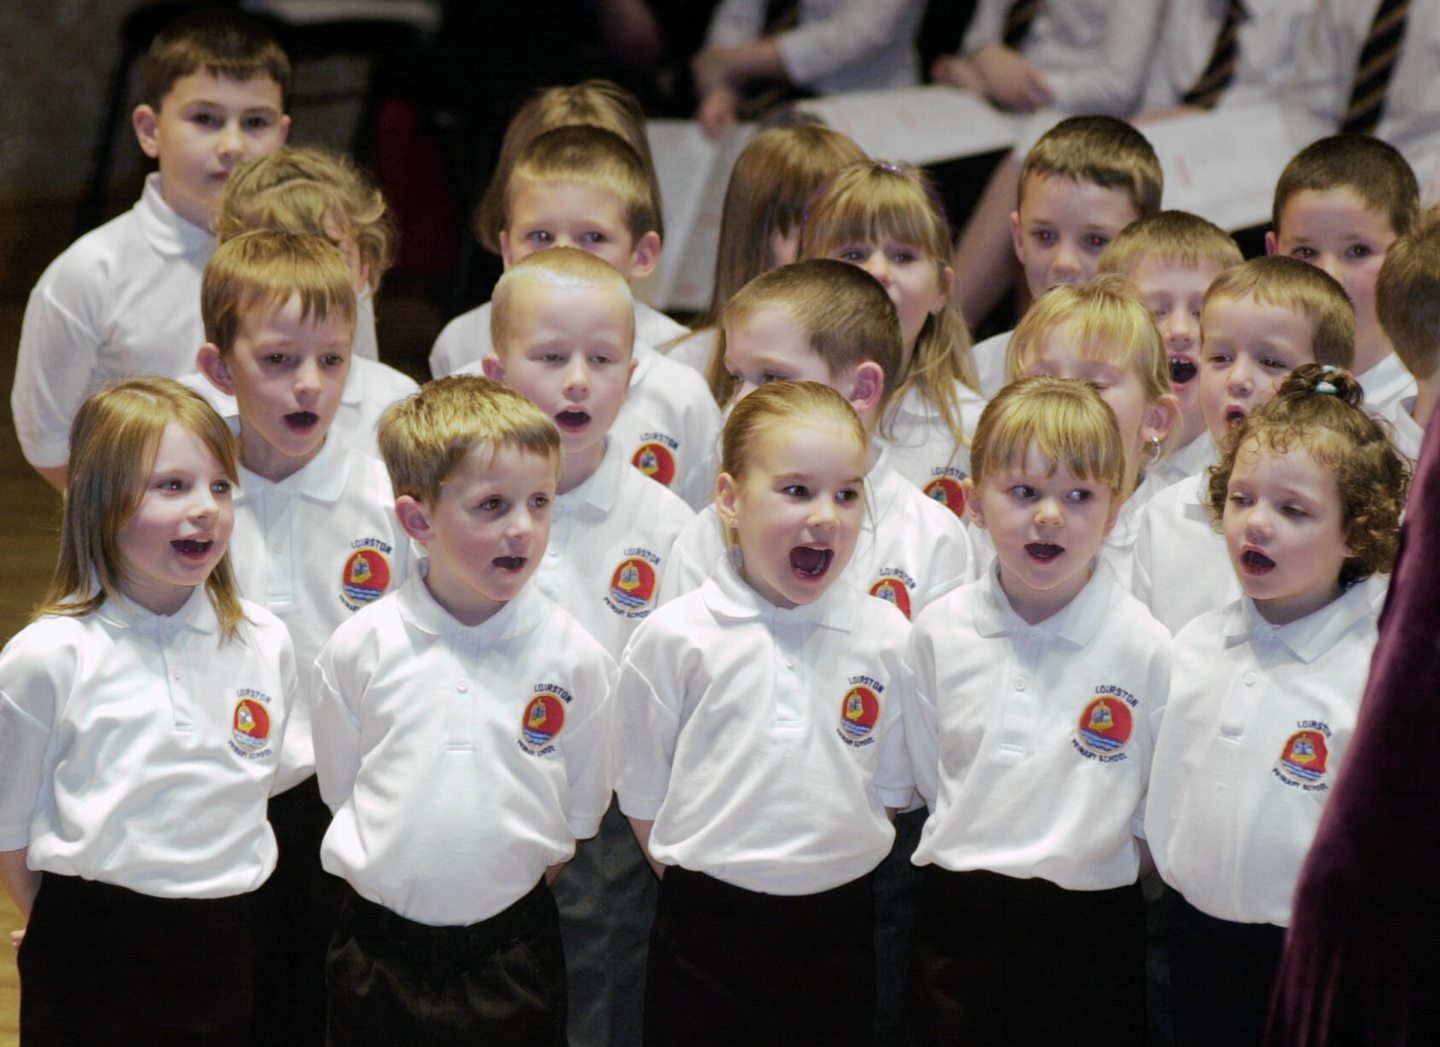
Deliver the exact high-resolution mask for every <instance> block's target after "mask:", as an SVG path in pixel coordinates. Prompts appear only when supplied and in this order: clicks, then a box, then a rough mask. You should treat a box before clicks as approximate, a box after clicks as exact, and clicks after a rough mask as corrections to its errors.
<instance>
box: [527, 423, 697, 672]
mask: <svg viewBox="0 0 1440 1047" xmlns="http://www.w3.org/2000/svg"><path fill="white" fill-rule="evenodd" d="M694 518H695V514H694V513H693V512H692V511H691V509H690V507H689V506H688V505H686V504H685V503H684V502H682V501H681V500H680V499H679V498H678V497H677V496H676V495H674V494H672V493H671V492H670V491H667V490H666V489H665V488H663V487H661V486H660V485H659V484H655V483H651V482H650V481H649V480H647V479H645V477H643V476H641V475H640V474H639V473H638V472H637V471H636V470H634V469H631V468H628V466H627V464H626V462H625V458H624V454H623V452H622V451H621V450H620V447H619V445H617V444H616V443H614V442H613V441H609V442H608V443H607V446H606V450H605V457H604V458H603V459H601V461H600V468H598V469H596V470H595V472H594V473H593V474H592V475H591V476H590V478H589V479H587V480H585V481H584V482H583V483H581V484H579V485H578V486H577V487H575V488H573V489H572V490H569V491H566V492H565V493H564V494H562V495H558V496H557V497H556V499H555V501H554V503H553V506H552V510H551V516H550V541H549V544H548V545H547V546H546V547H545V555H544V557H543V558H542V559H541V561H540V566H539V567H538V568H536V570H535V577H534V584H535V585H538V586H539V587H540V590H541V591H542V592H543V593H545V595H546V596H548V597H550V599H552V600H554V601H555V602H556V603H558V604H560V605H561V606H562V607H564V608H565V609H566V610H567V611H569V612H570V614H572V615H573V616H574V617H575V620H576V621H578V622H579V623H580V624H581V625H583V626H584V627H585V630H586V631H587V632H589V634H590V635H591V636H593V637H595V639H596V640H599V641H600V646H602V647H604V648H605V650H606V651H608V652H609V653H610V656H611V657H612V658H615V659H617V660H618V659H619V657H620V653H621V652H622V651H623V650H624V649H625V643H626V641H627V640H629V639H630V634H631V633H633V632H634V631H635V627H636V626H638V625H639V624H640V623H641V621H643V620H644V619H645V617H646V616H647V615H648V614H649V613H650V612H651V611H653V610H654V609H655V607H656V605H657V603H658V599H659V595H660V581H661V579H662V578H663V577H664V573H665V569H666V567H667V566H668V565H669V563H670V549H671V547H672V546H673V545H674V544H675V539H676V538H677V537H679V535H680V533H681V532H682V531H684V530H685V528H686V527H687V526H688V525H689V523H690V521H691V520H693V519H694Z"/></svg>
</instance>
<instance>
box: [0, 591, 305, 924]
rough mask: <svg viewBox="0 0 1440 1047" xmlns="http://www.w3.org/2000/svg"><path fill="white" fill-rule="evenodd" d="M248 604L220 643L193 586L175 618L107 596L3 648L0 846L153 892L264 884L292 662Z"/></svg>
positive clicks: (195, 892) (286, 644)
mask: <svg viewBox="0 0 1440 1047" xmlns="http://www.w3.org/2000/svg"><path fill="white" fill-rule="evenodd" d="M244 611H245V618H246V621H243V622H242V623H241V624H240V628H239V631H238V633H237V634H236V636H235V637H234V638H233V639H229V640H227V639H225V636H224V633H223V632H222V631H221V628H220V623H219V620H218V619H217V617H216V615H215V611H214V609H213V608H212V607H211V605H210V600H209V598H208V597H207V596H206V595H205V591H204V589H203V588H197V589H196V590H195V591H194V592H193V593H192V594H191V596H190V599H189V600H187V601H186V603H185V604H184V606H183V607H181V608H180V610H178V611H176V612H175V613H174V614H173V615H169V616H165V615H155V614H151V613H150V612H149V611H146V610H144V609H143V608H140V607H138V606H136V605H134V604H131V603H129V602H127V601H125V600H118V599H112V600H107V601H106V602H105V604H104V605H103V606H101V608H100V610H98V611H96V612H95V613H94V614H88V615H85V616H83V617H79V618H70V617H64V616H59V615H56V616H50V617H46V618H41V619H40V620H39V621H36V622H34V623H33V624H31V625H28V626H26V627H25V628H24V629H22V630H21V631H20V632H19V633H18V634H17V635H16V636H15V638H14V639H12V640H11V641H10V643H9V644H7V645H6V647H5V650H4V652H3V654H0V850H7V851H9V850H19V849H21V848H27V849H28V853H27V855H26V863H27V864H28V865H29V866H30V868H31V869H35V870H43V871H45V872H52V873H58V874H60V875H62V876H79V877H82V878H84V879H87V880H97V881H99V882H101V883H107V884H112V885H115V886H118V887H125V888H128V889H129V890H132V891H138V892H139V893H141V894H148V895H152V896H154V897H158V898H228V897H230V896H232V895H237V894H245V893H246V892H248V891H253V890H255V888H257V887H259V886H260V885H261V884H262V883H264V882H265V879H266V878H267V877H268V876H269V875H270V872H271V870H272V869H274V868H275V855H276V846H275V835H274V833H272V832H271V830H270V824H269V822H267V821H266V818H265V806H266V802H267V800H268V799H269V796H270V792H271V786H272V784H273V782H274V779H275V772H276V768H277V767H279V765H280V755H281V751H282V742H283V740H284V735H285V718H286V709H287V707H288V705H289V703H290V700H291V695H293V694H294V693H295V690H296V687H295V662H294V656H293V655H292V654H291V649H290V637H289V634H288V633H286V631H285V626H284V625H282V624H281V623H280V620H279V619H278V618H276V617H275V616H274V615H272V614H271V613H270V612H269V611H267V610H265V609H264V608H263V607H260V606H257V605H255V604H251V603H246V604H245V605H244ZM216 945H217V947H220V946H221V945H222V943H218V942H217V943H216Z"/></svg>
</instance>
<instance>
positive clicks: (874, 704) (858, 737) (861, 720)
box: [840, 686, 880, 742]
mask: <svg viewBox="0 0 1440 1047" xmlns="http://www.w3.org/2000/svg"><path fill="white" fill-rule="evenodd" d="M879 719H880V699H879V698H877V697H876V696H875V692H874V691H872V690H871V689H870V688H868V687H865V686H856V687H852V688H850V690H848V691H846V692H845V700H844V701H843V702H842V703H841V705H840V735H841V737H843V738H845V739H846V740H848V741H850V742H859V741H862V740H864V739H866V738H869V737H870V733H871V732H872V731H874V730H875V724H876V722H878V721H879Z"/></svg>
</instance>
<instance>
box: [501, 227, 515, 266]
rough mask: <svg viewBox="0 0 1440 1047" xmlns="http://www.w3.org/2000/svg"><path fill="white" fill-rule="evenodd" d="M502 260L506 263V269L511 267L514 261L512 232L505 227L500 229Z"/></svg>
mask: <svg viewBox="0 0 1440 1047" xmlns="http://www.w3.org/2000/svg"><path fill="white" fill-rule="evenodd" d="M500 261H502V262H503V263H505V268H506V269H509V268H510V265H511V262H512V261H513V259H511V257H510V234H509V233H508V232H506V231H505V230H504V229H501V230H500Z"/></svg>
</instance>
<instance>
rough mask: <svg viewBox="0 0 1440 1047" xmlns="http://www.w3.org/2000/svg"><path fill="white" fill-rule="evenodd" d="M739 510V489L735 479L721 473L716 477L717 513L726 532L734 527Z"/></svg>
mask: <svg viewBox="0 0 1440 1047" xmlns="http://www.w3.org/2000/svg"><path fill="white" fill-rule="evenodd" d="M739 509H740V504H739V487H738V485H737V484H736V482H735V477H733V476H731V475H730V474H729V473H721V474H720V475H719V476H717V477H715V513H716V515H718V516H719V517H720V526H722V527H724V528H725V529H726V530H729V529H730V528H732V527H734V526H735V514H736V513H737V512H739Z"/></svg>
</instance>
